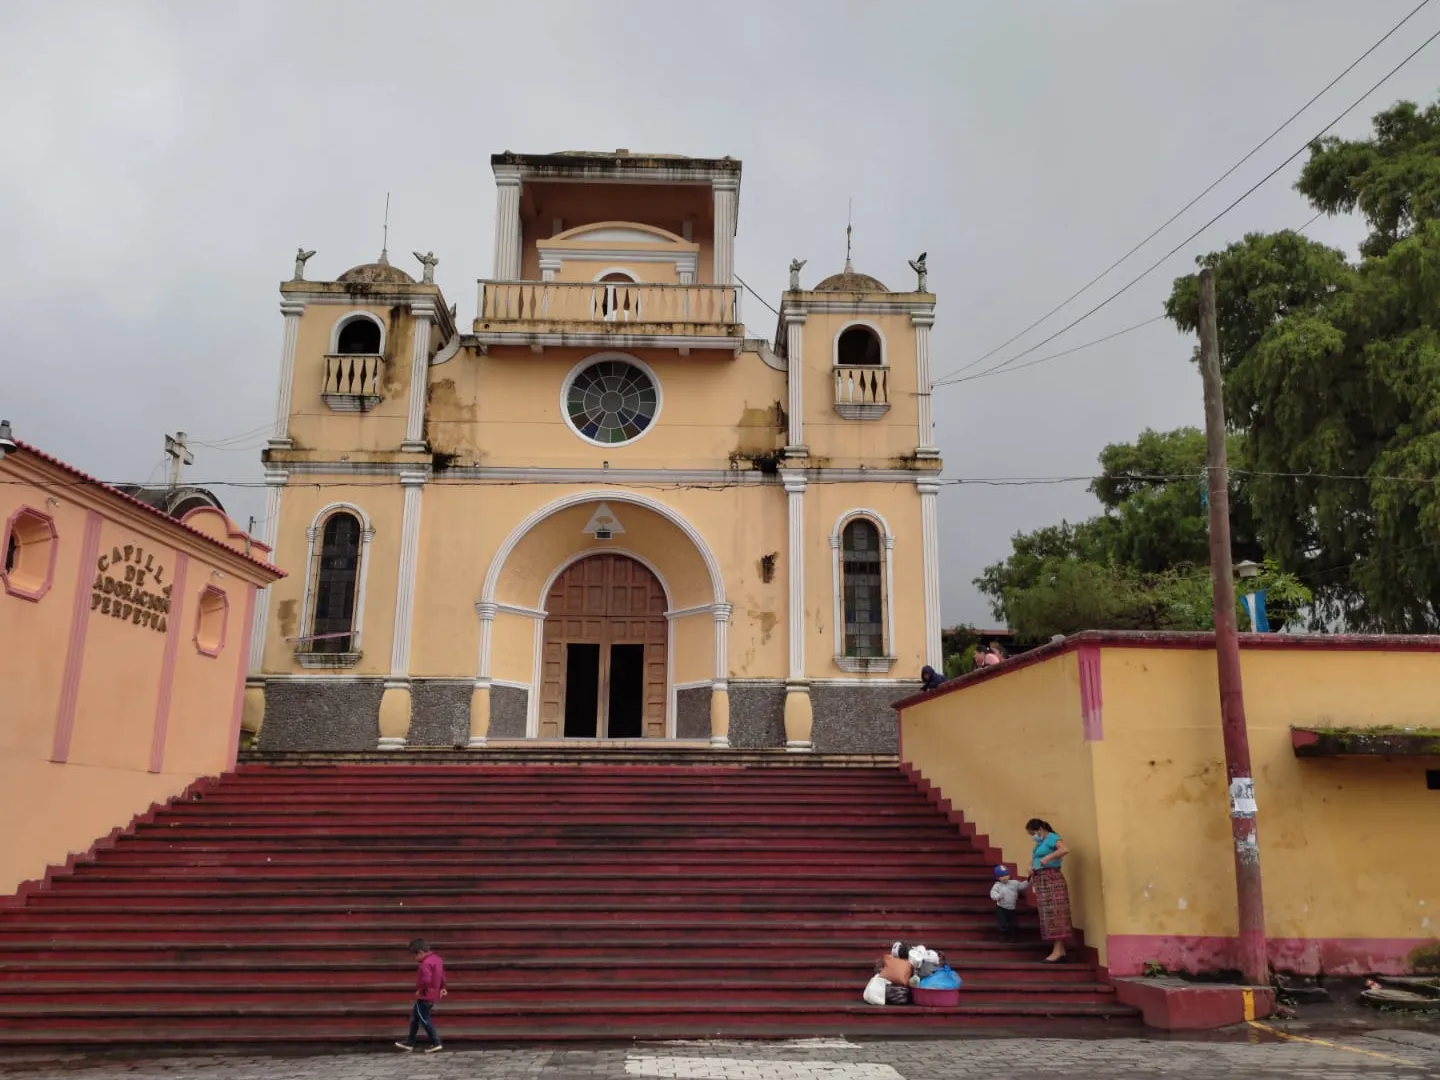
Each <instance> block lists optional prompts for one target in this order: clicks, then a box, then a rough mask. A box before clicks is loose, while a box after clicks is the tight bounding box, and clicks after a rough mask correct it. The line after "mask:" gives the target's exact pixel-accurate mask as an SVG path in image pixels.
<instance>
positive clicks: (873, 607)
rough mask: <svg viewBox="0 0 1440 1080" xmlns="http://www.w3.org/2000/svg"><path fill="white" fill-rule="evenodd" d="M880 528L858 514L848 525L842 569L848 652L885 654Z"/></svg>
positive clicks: (843, 546) (852, 654)
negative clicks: (858, 516)
mask: <svg viewBox="0 0 1440 1080" xmlns="http://www.w3.org/2000/svg"><path fill="white" fill-rule="evenodd" d="M882 560H883V554H882V552H881V550H880V530H879V529H877V528H876V527H875V524H874V522H871V521H867V520H865V519H864V518H856V519H855V520H854V521H851V522H850V523H849V524H848V525H846V526H845V531H844V533H842V534H841V543H840V572H841V582H842V588H843V590H844V606H845V655H846V656H884V655H885V597H884V592H883V588H882V585H881V582H882V580H883V578H882V569H881V563H882Z"/></svg>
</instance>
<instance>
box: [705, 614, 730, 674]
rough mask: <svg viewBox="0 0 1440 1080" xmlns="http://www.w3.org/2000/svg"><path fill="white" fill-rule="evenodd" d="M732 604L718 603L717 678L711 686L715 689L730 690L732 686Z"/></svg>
mask: <svg viewBox="0 0 1440 1080" xmlns="http://www.w3.org/2000/svg"><path fill="white" fill-rule="evenodd" d="M732 610H733V605H731V604H716V605H715V608H714V612H713V615H714V618H715V678H714V679H713V680H712V681H711V683H710V687H711V689H713V690H728V689H729V687H730V612H731V611H732Z"/></svg>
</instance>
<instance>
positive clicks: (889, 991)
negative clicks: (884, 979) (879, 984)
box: [885, 983, 910, 1005]
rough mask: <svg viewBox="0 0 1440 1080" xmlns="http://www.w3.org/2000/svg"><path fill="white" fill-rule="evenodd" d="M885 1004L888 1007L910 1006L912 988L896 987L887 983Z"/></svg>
mask: <svg viewBox="0 0 1440 1080" xmlns="http://www.w3.org/2000/svg"><path fill="white" fill-rule="evenodd" d="M885 1004H886V1005H909V1004H910V987H908V986H895V985H894V984H893V983H886V984H885Z"/></svg>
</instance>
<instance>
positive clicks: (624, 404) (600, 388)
mask: <svg viewBox="0 0 1440 1080" xmlns="http://www.w3.org/2000/svg"><path fill="white" fill-rule="evenodd" d="M659 401H660V397H659V391H658V390H657V389H656V387H655V383H654V381H653V380H651V378H650V376H649V375H647V374H645V372H643V371H642V370H640V369H639V368H638V367H636V366H635V365H634V364H627V363H625V361H623V360H601V361H598V362H597V363H594V364H591V365H590V366H589V367H588V368H586V369H585V370H584V371H582V372H580V373H579V374H578V375H576V376H575V378H574V379H572V380H571V381H570V388H569V390H567V391H566V393H565V411H566V412H567V414H568V415H569V417H570V423H571V424H572V425H574V428H575V430H576V431H578V432H579V433H580V434H581V435H583V436H585V438H587V439H593V440H594V441H595V442H599V443H623V442H629V441H630V440H631V439H634V438H638V437H639V436H640V435H641V434H642V433H643V432H644V431H645V429H646V428H648V427H649V426H650V422H651V421H652V420H654V419H655V410H656V408H657V406H658V405H659Z"/></svg>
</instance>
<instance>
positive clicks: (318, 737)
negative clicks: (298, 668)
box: [257, 679, 385, 751]
mask: <svg viewBox="0 0 1440 1080" xmlns="http://www.w3.org/2000/svg"><path fill="white" fill-rule="evenodd" d="M384 693H385V681H384V680H383V679H267V680H266V682H265V720H264V722H263V723H262V724H261V726H260V741H259V743H258V745H257V749H259V750H262V751H263V750H374V749H375V747H376V745H377V744H378V743H379V741H380V698H381V696H382V695H383V694H384Z"/></svg>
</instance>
